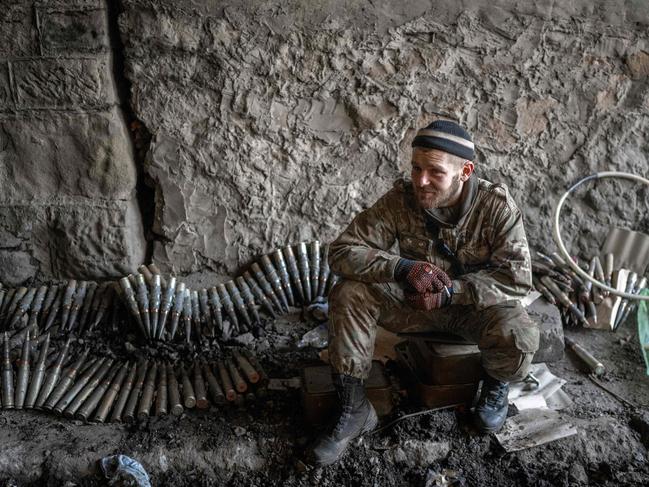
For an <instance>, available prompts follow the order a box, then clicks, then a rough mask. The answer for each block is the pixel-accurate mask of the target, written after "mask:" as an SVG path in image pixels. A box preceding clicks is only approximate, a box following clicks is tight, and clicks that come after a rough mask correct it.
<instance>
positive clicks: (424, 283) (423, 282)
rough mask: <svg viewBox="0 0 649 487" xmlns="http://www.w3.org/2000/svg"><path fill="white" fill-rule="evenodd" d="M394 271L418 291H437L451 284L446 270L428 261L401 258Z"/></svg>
mask: <svg viewBox="0 0 649 487" xmlns="http://www.w3.org/2000/svg"><path fill="white" fill-rule="evenodd" d="M395 273H397V275H398V276H399V277H401V278H402V279H403V280H404V281H405V282H406V283H407V284H408V285H409V286H410V287H412V289H413V290H415V291H417V292H418V293H424V292H431V291H432V292H434V293H437V292H440V291H443V290H444V287H447V288H450V287H451V286H452V285H453V283H452V282H451V278H450V277H448V275H447V274H446V272H444V271H443V270H442V269H440V268H439V267H437V266H435V265H433V264H430V263H429V262H421V261H411V260H407V259H401V260H400V261H399V264H398V265H397V269H396V272H395Z"/></svg>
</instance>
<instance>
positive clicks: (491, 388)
mask: <svg viewBox="0 0 649 487" xmlns="http://www.w3.org/2000/svg"><path fill="white" fill-rule="evenodd" d="M485 386H486V387H487V390H486V394H485V398H484V403H485V404H486V405H487V406H490V407H493V408H496V407H500V406H502V403H503V401H504V399H505V396H506V394H507V384H504V383H502V382H501V383H497V384H493V383H492V384H489V385H487V384H485Z"/></svg>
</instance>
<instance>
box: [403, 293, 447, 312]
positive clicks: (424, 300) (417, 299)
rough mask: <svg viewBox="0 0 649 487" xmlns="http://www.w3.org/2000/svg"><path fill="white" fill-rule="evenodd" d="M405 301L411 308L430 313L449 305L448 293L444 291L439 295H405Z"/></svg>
mask: <svg viewBox="0 0 649 487" xmlns="http://www.w3.org/2000/svg"><path fill="white" fill-rule="evenodd" d="M405 299H406V303H408V305H409V306H410V307H411V308H415V309H420V310H423V311H432V310H434V309H439V308H443V307H444V306H448V305H449V304H451V294H450V291H449V293H447V292H446V291H442V292H439V293H431V292H425V293H405Z"/></svg>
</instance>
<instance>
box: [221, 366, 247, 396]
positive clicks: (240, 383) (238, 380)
mask: <svg viewBox="0 0 649 487" xmlns="http://www.w3.org/2000/svg"><path fill="white" fill-rule="evenodd" d="M225 366H226V367H227V368H228V373H229V374H230V378H231V379H232V383H233V384H234V388H235V389H236V390H237V392H246V390H248V384H246V381H245V380H244V379H243V377H242V376H241V374H240V373H239V369H237V366H236V365H234V362H233V361H232V360H231V359H226V360H225Z"/></svg>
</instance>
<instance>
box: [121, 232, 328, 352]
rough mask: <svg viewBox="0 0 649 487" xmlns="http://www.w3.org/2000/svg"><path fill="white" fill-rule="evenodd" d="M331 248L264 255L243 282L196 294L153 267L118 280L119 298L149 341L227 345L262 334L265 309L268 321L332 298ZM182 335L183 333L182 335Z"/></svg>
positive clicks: (290, 249) (303, 246) (313, 245)
mask: <svg viewBox="0 0 649 487" xmlns="http://www.w3.org/2000/svg"><path fill="white" fill-rule="evenodd" d="M327 252H328V245H324V246H321V245H320V242H318V241H313V242H310V243H308V244H307V243H305V242H300V243H299V244H297V245H296V246H295V247H292V246H287V247H284V248H283V249H277V250H275V251H273V252H271V253H270V254H267V255H263V256H262V257H260V258H259V259H257V261H256V262H254V263H253V264H252V265H251V266H250V269H249V270H247V271H246V272H244V273H243V274H242V275H241V276H239V277H237V278H235V279H233V280H230V281H227V282H225V283H221V284H217V285H216V286H213V287H211V288H209V289H198V290H192V289H190V288H189V287H188V286H186V285H185V283H183V282H179V281H177V280H176V278H175V277H170V278H169V279H168V280H167V279H165V277H163V276H162V275H160V272H159V271H158V270H157V268H156V267H155V265H154V264H151V265H149V266H140V267H139V269H138V270H139V271H140V272H139V273H138V274H131V275H129V276H127V277H124V278H122V279H120V280H119V287H118V290H119V295H120V297H121V298H122V301H123V302H124V303H125V304H126V305H127V308H128V309H129V311H130V313H131V316H132V317H133V318H134V321H135V323H136V324H137V327H138V330H139V331H140V333H141V335H142V336H144V337H145V338H146V339H147V340H161V341H171V340H174V338H175V337H176V335H177V334H181V335H183V336H184V339H185V340H186V341H187V342H188V343H193V342H195V341H199V342H200V341H201V339H202V337H206V338H214V337H217V338H220V339H222V340H224V341H227V340H229V339H230V338H231V337H232V336H233V335H240V334H242V333H245V332H248V331H250V332H253V333H255V334H257V333H258V328H259V327H260V326H261V325H262V323H263V322H262V320H261V317H260V315H259V310H260V309H261V310H262V311H263V312H265V313H266V314H267V315H268V316H269V317H270V318H276V317H277V316H278V315H279V314H282V313H285V312H288V311H289V307H290V306H305V305H308V304H310V303H312V302H313V301H315V300H317V299H320V298H324V297H325V296H327V295H328V294H329V291H330V289H331V287H332V286H333V285H334V284H335V282H336V276H335V275H334V274H332V273H331V272H330V271H329V264H328V263H327ZM179 331H181V333H179Z"/></svg>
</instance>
